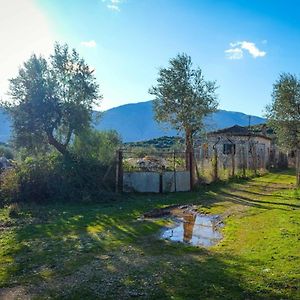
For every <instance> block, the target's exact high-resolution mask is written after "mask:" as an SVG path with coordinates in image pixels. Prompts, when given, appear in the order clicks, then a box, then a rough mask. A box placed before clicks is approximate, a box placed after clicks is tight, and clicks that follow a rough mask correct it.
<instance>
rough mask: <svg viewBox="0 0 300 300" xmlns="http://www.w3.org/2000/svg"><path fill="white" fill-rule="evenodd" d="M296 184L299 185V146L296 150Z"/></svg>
mask: <svg viewBox="0 0 300 300" xmlns="http://www.w3.org/2000/svg"><path fill="white" fill-rule="evenodd" d="M296 184H297V187H299V186H300V148H297V150H296Z"/></svg>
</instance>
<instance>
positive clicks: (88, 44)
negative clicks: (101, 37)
mask: <svg viewBox="0 0 300 300" xmlns="http://www.w3.org/2000/svg"><path fill="white" fill-rule="evenodd" d="M80 45H81V46H84V47H87V48H95V47H96V46H97V43H96V42H95V41H94V40H91V41H83V42H81V43H80Z"/></svg>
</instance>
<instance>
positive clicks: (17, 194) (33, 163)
mask: <svg viewBox="0 0 300 300" xmlns="http://www.w3.org/2000/svg"><path fill="white" fill-rule="evenodd" d="M113 186H114V170H113V168H108V167H107V166H103V164H101V163H100V162H99V161H97V160H93V159H84V158H82V157H75V156H73V155H72V156H71V155H69V156H66V157H63V156H61V155H58V154H50V155H44V156H40V157H28V158H26V159H25V161H23V162H22V163H20V164H19V165H18V166H17V167H16V169H12V170H8V171H5V172H4V173H3V174H2V175H1V180H0V202H2V204H7V203H12V202H16V201H17V202H19V201H24V202H36V203H45V202H48V201H82V200H85V201H96V200H97V201H98V200H103V198H104V197H105V196H108V195H109V194H110V193H111V191H112V190H113Z"/></svg>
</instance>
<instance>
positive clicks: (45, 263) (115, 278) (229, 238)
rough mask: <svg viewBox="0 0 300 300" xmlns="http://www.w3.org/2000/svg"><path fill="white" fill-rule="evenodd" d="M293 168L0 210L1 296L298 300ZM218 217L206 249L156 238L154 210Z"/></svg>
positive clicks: (297, 197)
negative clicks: (190, 207) (97, 199)
mask: <svg viewBox="0 0 300 300" xmlns="http://www.w3.org/2000/svg"><path fill="white" fill-rule="evenodd" d="M294 181H295V178H294V176H293V175H292V173H291V172H290V171H284V172H275V173H270V174H267V175H265V176H262V177H257V178H254V179H251V180H239V181H236V182H234V181H231V182H228V183H226V184H224V183H218V184H213V185H210V186H207V187H205V188H201V189H200V190H199V191H197V192H191V193H178V194H167V195H143V196H141V195H139V196H138V195H134V196H131V195H128V196H124V197H122V199H120V200H118V201H115V202H110V203H105V202H104V203H102V204H81V205H79V204H73V205H59V204H52V205H47V206H34V205H31V206H29V205H26V206H25V205H23V206H21V207H19V208H18V209H16V208H15V207H14V213H13V214H10V210H9V208H3V209H1V210H0V298H4V297H10V298H11V299H14V298H16V299H17V298H18V297H19V298H21V299H23V298H25V297H29V298H33V299H35V298H37V299H46V298H53V299H130V298H134V297H135V298H140V299H300V192H299V191H298V190H295V189H294V188H293V183H294ZM171 204H195V205H198V210H199V211H202V212H205V213H218V214H221V215H222V217H223V218H224V222H225V227H224V228H223V235H224V238H223V240H222V241H221V242H219V243H218V244H217V245H216V246H214V247H211V248H201V247H199V248H198V247H191V246H187V245H183V244H177V243H172V242H169V241H164V240H160V239H158V237H157V235H158V232H159V230H160V229H161V227H162V226H164V225H165V224H166V222H167V221H165V220H156V221H139V220H137V219H138V217H139V216H140V215H141V214H143V213H144V212H146V211H149V210H151V209H153V208H156V207H163V206H167V205H171Z"/></svg>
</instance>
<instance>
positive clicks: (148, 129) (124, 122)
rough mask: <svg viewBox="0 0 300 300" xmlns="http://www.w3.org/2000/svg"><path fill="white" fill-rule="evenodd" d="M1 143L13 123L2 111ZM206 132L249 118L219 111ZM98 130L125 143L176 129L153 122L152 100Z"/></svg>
mask: <svg viewBox="0 0 300 300" xmlns="http://www.w3.org/2000/svg"><path fill="white" fill-rule="evenodd" d="M264 122H265V119H263V118H260V117H256V116H251V125H256V124H261V123H264ZM0 124H1V126H0V141H1V142H7V141H8V139H9V137H10V122H9V119H8V117H7V116H6V115H5V114H4V113H3V112H1V111H0ZM205 124H206V127H207V130H216V129H221V128H225V127H230V126H233V125H235V124H237V125H240V126H247V125H248V124H249V116H248V115H246V114H243V113H240V112H233V111H225V110H219V111H218V112H216V113H214V114H212V115H211V116H209V117H208V118H206V120H205ZM95 127H96V128H97V129H99V130H103V129H114V130H116V131H118V132H119V133H120V134H121V136H122V137H123V140H124V142H135V141H143V140H150V139H153V138H157V137H161V136H166V135H167V136H175V135H177V132H176V131H175V130H170V129H169V130H166V129H165V128H163V127H162V126H160V125H158V124H157V123H156V122H155V120H154V119H153V111H152V101H147V102H139V103H134V104H126V105H122V106H118V107H115V108H112V109H109V110H107V111H105V112H104V113H103V115H102V117H101V119H100V120H99V121H97V122H96V121H95Z"/></svg>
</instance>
